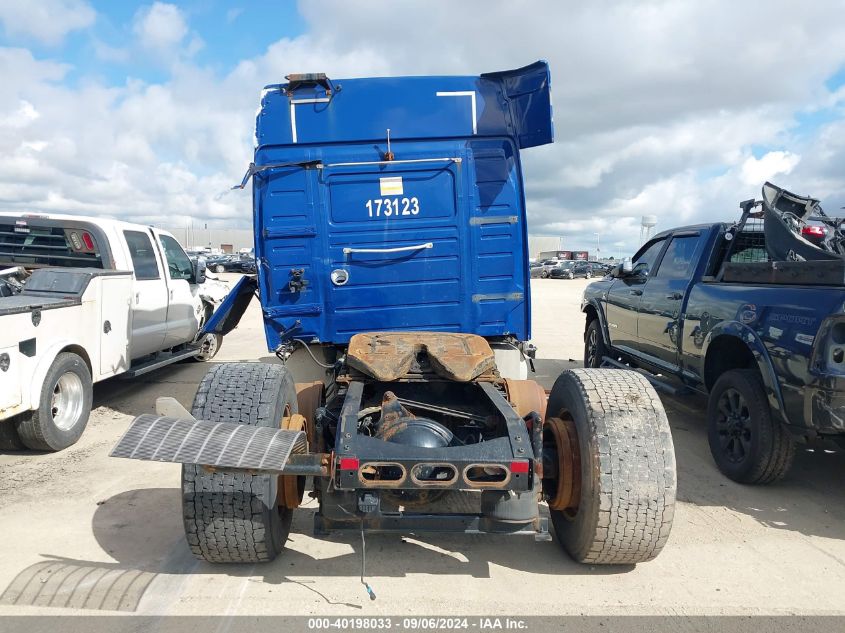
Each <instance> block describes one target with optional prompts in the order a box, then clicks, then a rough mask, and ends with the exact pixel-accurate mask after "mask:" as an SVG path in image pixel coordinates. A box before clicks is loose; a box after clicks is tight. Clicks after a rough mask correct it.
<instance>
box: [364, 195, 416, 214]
mask: <svg viewBox="0 0 845 633" xmlns="http://www.w3.org/2000/svg"><path fill="white" fill-rule="evenodd" d="M364 206H365V207H367V217H370V218H381V217H385V218H389V217H391V216H400V215H419V213H420V201H419V200H418V199H417V198H416V196H415V197H413V198H374V199H373V200H367V201H366V202H365V203H364Z"/></svg>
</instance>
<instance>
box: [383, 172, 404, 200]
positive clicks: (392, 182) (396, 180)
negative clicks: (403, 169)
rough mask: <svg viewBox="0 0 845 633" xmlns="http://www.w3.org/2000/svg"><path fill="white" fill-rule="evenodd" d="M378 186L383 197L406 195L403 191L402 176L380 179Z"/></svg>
mask: <svg viewBox="0 0 845 633" xmlns="http://www.w3.org/2000/svg"><path fill="white" fill-rule="evenodd" d="M378 184H379V189H380V190H381V195H383V196H401V195H402V194H403V193H405V192H404V190H403V189H402V176H394V177H391V178H379V179H378Z"/></svg>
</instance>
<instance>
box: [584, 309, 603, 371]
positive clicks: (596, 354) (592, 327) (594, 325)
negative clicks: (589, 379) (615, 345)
mask: <svg viewBox="0 0 845 633" xmlns="http://www.w3.org/2000/svg"><path fill="white" fill-rule="evenodd" d="M605 356H607V347H606V346H605V344H604V338H602V334H601V323H600V322H599V320H598V319H593V320H592V321H590V324H589V325H588V326H587V331H586V332H585V333H584V367H601V364H602V359H603V358H604V357H605Z"/></svg>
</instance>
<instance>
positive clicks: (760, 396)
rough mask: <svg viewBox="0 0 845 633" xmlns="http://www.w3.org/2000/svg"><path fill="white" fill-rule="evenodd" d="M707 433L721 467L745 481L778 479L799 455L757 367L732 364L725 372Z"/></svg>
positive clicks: (712, 402)
mask: <svg viewBox="0 0 845 633" xmlns="http://www.w3.org/2000/svg"><path fill="white" fill-rule="evenodd" d="M707 439H708V440H709V443H710V452H711V453H712V455H713V459H714V460H715V461H716V465H717V466H718V467H719V470H720V471H722V473H723V474H724V475H725V476H727V477H729V478H730V479H733V480H734V481H736V482H738V483H741V484H768V483H772V482H775V481H778V480H779V479H782V478H783V476H784V475H786V473H787V472H788V471H789V469H790V467H791V466H792V460H793V459H794V457H795V442H794V440H793V439H792V436H791V435H790V434H789V431H788V430H787V429H786V428H785V427H784V426H783V425H782V424H781V423H780V422H778V421H776V420H773V419H772V414H771V411H770V409H769V402H768V400H767V398H766V391H765V390H764V389H763V383H762V382H761V380H760V374H759V373H758V372H757V371H756V370H754V369H732V370H730V371H726V372H725V373H724V374H722V375H721V376H719V379H718V380H717V381H716V384H715V385H713V389H712V390H711V391H710V398H709V400H708V403H707Z"/></svg>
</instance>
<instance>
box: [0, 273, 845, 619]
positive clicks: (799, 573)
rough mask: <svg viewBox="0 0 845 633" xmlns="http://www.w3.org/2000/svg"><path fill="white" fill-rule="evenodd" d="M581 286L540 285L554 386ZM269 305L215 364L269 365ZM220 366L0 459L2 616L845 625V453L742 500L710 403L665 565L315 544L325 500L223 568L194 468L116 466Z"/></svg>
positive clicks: (466, 540) (800, 461) (157, 380)
mask: <svg viewBox="0 0 845 633" xmlns="http://www.w3.org/2000/svg"><path fill="white" fill-rule="evenodd" d="M585 285H586V282H585V281H584V280H575V281H566V280H545V279H544V280H540V279H538V280H533V286H532V290H533V306H532V307H533V319H534V327H533V329H534V342H535V344H536V345H537V346H538V348H539V358H541V359H543V361H542V362H541V363H538V368H539V369H540V370H541V374H542V377H541V380H542V381H543V382H545V383H546V384H547V385H548V384H549V382H548V381H549V380H553V375H554V374H555V372H556V371H559V369H560V368H563V367H566V366H574V365H575V363H574V362H570V361H569V359H578V358H580V356H581V345H582V338H581V336H582V331H583V321H582V317H581V315H580V313H579V299H580V294H581V291H582V289H583V287H584V286H585ZM267 357H268V353H267V351H266V349H265V347H264V339H263V332H262V330H261V322H260V312H259V310H258V306H257V304H256V302H253V304H252V305H251V308H250V311H249V313H248V314H247V316H246V317H245V319H244V320H243V321H242V323H241V326H240V327H239V328H238V329H237V330H235V331H234V332H233V333H232V334H231V335H230V336H228V337H227V339H226V340H225V341H224V344H223V347H222V350H221V352H220V354H219V355H218V357H217V358H216V359H215V362H219V361H228V360H256V359H259V358H263V359H266V358H267ZM206 369H207V366H205V365H202V364H199V363H185V364H180V365H176V366H172V367H169V368H166V369H164V370H161V371H159V372H158V373H154V374H152V375H147V376H144V377H142V378H140V379H138V380H135V381H121V380H114V381H110V382H106V383H103V384H101V385H99V386H98V387H97V388H96V389H95V407H96V409H95V411H94V413H93V415H92V418H91V421H90V423H89V426H88V429H87V430H86V432H85V434H84V436H83V438H82V439H81V441H80V442H79V443H78V444H77V445H75V446H73V447H72V448H70V449H68V450H65V451H63V452H61V453H57V454H34V453H2V452H0V534H2V537H0V616H2V615H13V614H15V615H21V614H27V613H42V614H53V615H60V614H67V613H92V612H103V613H114V612H134V613H139V614H183V615H193V614H225V615H235V614H238V615H257V614H285V615H294V614H348V615H373V614H393V615H405V614H427V615H432V614H438V615H439V614H444V615H445V614H461V615H470V614H474V615H481V614H483V615H492V614H522V615H529V614H536V615H552V614H581V613H585V614H715V613H725V614H761V613H765V614H792V613H801V614H810V613H814V614H833V613H836V614H845V485H843V483H845V456H843V454H841V453H839V454H832V453H824V452H822V453H818V452H816V453H809V452H806V451H804V452H801V453H800V454H799V456H798V458H797V460H796V464H795V468H794V469H793V471H792V473H791V474H790V476H789V477H788V479H787V480H785V481H784V482H782V483H780V484H778V485H775V486H770V487H765V488H752V487H744V486H740V485H738V484H734V483H733V482H731V481H729V480H727V479H725V478H724V477H722V476H721V475H720V474H719V473H718V471H717V470H716V468H715V466H714V465H713V463H712V460H711V458H710V454H709V451H708V449H707V440H706V436H705V431H704V423H703V418H702V416H701V414H700V413H699V412H698V409H697V408H696V407H697V405H698V404H700V403H697V402H696V401H695V400H690V399H686V400H675V399H672V398H664V404H665V406H666V408H667V411H668V413H669V419H670V422H671V425H672V429H673V435H674V441H675V449H676V453H677V461H678V469H679V472H678V479H679V490H678V500H679V503H678V508H677V511H676V515H675V524H674V529H673V532H672V537H671V538H670V541H669V543H668V545H667V546H666V548H665V549H664V550H663V553H662V554H661V555H660V556H659V557H658V558H657V559H656V560H655V561H652V562H650V563H645V564H641V565H638V566H636V567H614V568H603V567H589V566H581V565H578V564H576V563H573V562H572V561H571V560H570V559H568V558H567V556H566V554H565V553H564V552H563V551H562V550H561V549H560V547H559V546H558V545H557V543H556V542H542V543H537V542H534V540H533V539H531V538H530V537H499V536H483V535H478V536H464V535H426V534H421V535H415V536H408V537H400V536H395V535H372V536H370V537H368V541H367V571H368V580H369V582H370V584H371V585H372V586H373V588H374V590H375V592H376V593H377V594H378V599H377V600H376V601H375V602H371V601H370V600H369V599H368V597H367V595H366V593H365V591H364V589H363V587H362V586H361V584H360V583H359V579H358V574H359V570H360V553H361V551H360V539H359V537H358V536H356V535H333V536H331V537H329V538H321V539H318V538H315V537H314V536H313V535H312V530H311V525H312V520H313V513H314V511H315V508H316V504H315V503H314V502H313V501H310V503H308V504H306V505H305V506H304V507H303V508H301V509H300V510H299V511H298V512H297V514H296V518H295V519H294V526H293V530H292V533H291V539H290V541H289V543H288V550H287V551H286V552H285V554H284V555H283V556H281V557H280V558H279V559H277V560H276V561H275V562H273V563H271V564H268V565H263V566H258V565H254V566H250V565H244V566H212V565H210V564H206V563H200V562H197V561H195V560H194V559H193V558H192V557H191V555H190V553H189V552H188V548H187V547H186V545H185V543H184V537H183V533H182V525H181V510H180V499H179V495H180V492H179V466H177V465H173V464H153V463H148V462H136V461H129V460H118V459H112V458H109V457H108V456H107V454H108V452H109V450H110V449H111V447H112V446H113V444H114V443H115V441H116V440H117V439H118V437H119V436H120V435H121V434H122V433H123V431H124V430H125V429H126V427H127V425H128V423H129V421H130V419H131V418H132V416H134V415H137V414H140V413H145V412H151V411H152V410H153V404H154V401H155V398H156V397H157V396H160V395H173V396H175V397H177V398H178V399H179V400H180V401H181V402H182V403H183V404H184V405H185V406H188V407H189V406H190V404H191V400H192V398H193V393H194V390H195V388H196V385H197V383H198V381H199V380H200V378H201V377H202V375H203V374H204V373H205V371H206Z"/></svg>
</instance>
